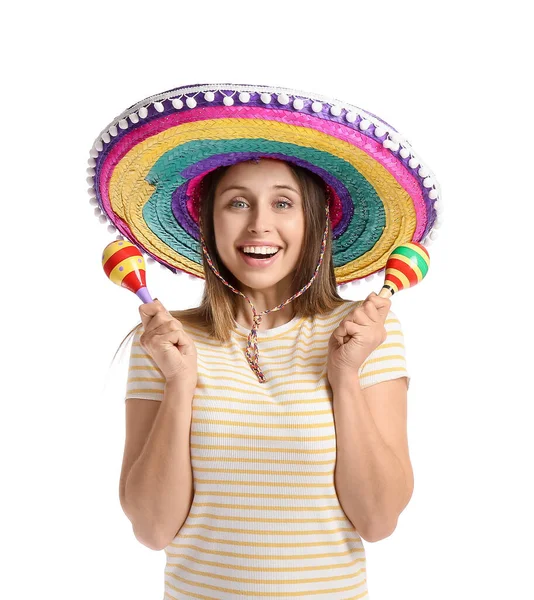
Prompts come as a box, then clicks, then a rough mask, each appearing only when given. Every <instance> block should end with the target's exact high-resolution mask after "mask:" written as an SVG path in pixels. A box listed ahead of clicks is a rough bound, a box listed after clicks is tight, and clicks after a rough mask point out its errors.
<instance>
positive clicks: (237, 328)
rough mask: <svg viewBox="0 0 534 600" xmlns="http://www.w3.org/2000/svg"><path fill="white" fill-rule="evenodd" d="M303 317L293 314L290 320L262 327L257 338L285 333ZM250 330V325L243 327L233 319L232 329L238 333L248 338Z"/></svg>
mask: <svg viewBox="0 0 534 600" xmlns="http://www.w3.org/2000/svg"><path fill="white" fill-rule="evenodd" d="M303 318H304V317H300V316H298V315H295V316H294V317H293V318H292V319H291V320H290V321H288V322H287V323H284V324H283V325H278V327H271V329H264V330H261V329H260V330H259V331H258V340H261V339H265V338H270V337H273V336H275V335H280V334H281V333H286V332H287V331H288V330H289V329H291V328H292V327H294V325H295V324H296V323H297V322H298V321H300V320H302V319H303ZM251 330H252V327H251V328H248V327H243V325H241V324H240V323H238V322H237V321H235V320H234V331H235V332H236V333H238V334H239V335H241V336H243V337H246V338H248V335H249V333H250V331H251Z"/></svg>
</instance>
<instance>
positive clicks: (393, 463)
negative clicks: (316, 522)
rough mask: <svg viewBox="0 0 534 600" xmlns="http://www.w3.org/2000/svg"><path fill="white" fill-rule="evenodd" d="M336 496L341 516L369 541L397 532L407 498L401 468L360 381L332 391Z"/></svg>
mask: <svg viewBox="0 0 534 600" xmlns="http://www.w3.org/2000/svg"><path fill="white" fill-rule="evenodd" d="M333 410H334V420H335V427H336V438H337V459H336V470H335V476H334V480H335V487H336V492H337V495H338V498H339V501H340V503H341V506H342V508H343V511H344V512H345V514H346V515H347V517H348V518H349V519H350V521H351V522H352V524H353V525H354V527H355V528H356V530H357V531H358V532H359V533H360V534H361V535H362V537H364V539H366V540H368V541H378V540H379V539H383V538H385V537H387V536H388V535H391V532H392V531H393V530H394V529H395V526H396V524H397V520H398V517H399V514H400V512H401V511H402V508H403V507H404V506H405V502H404V500H405V499H406V496H407V494H408V488H407V484H406V479H405V474H404V470H403V467H402V464H401V462H400V461H399V459H398V458H397V456H396V455H395V453H394V452H393V451H392V450H391V448H390V447H389V446H388V445H387V444H386V443H385V442H384V440H383V439H382V437H381V436H380V432H379V431H378V429H377V427H376V425H375V422H374V420H373V416H372V414H371V411H370V410H369V407H368V405H367V403H366V401H365V398H364V396H363V393H362V390H361V388H360V385H359V380H358V379H356V380H355V382H354V383H353V384H352V385H350V386H348V385H346V386H343V387H340V388H338V389H336V390H335V391H333Z"/></svg>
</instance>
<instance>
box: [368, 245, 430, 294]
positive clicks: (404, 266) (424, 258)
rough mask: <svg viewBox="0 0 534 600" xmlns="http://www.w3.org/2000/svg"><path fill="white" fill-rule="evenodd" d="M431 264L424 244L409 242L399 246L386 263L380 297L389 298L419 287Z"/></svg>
mask: <svg viewBox="0 0 534 600" xmlns="http://www.w3.org/2000/svg"><path fill="white" fill-rule="evenodd" d="M429 264H430V255H429V254H428V250H427V249H426V248H425V247H424V246H423V245H422V244H419V243H417V242H408V243H406V244H402V245H401V246H397V247H396V248H395V250H393V252H392V253H391V254H390V255H389V258H388V260H387V262H386V278H385V280H384V285H383V286H382V289H381V290H380V292H379V294H378V295H379V296H382V298H389V297H391V296H393V294H394V293H395V292H398V291H400V290H404V289H406V288H409V287H413V286H414V285H417V284H418V283H419V282H420V281H421V280H422V279H423V278H424V277H425V276H426V274H427V273H428V265H429Z"/></svg>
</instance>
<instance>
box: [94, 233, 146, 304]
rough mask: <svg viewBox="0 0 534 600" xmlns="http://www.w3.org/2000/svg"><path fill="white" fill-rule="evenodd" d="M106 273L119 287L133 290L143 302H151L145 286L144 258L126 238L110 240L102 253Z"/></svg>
mask: <svg viewBox="0 0 534 600" xmlns="http://www.w3.org/2000/svg"><path fill="white" fill-rule="evenodd" d="M102 266H103V267H104V272H105V273H106V275H107V276H108V277H109V279H111V281H113V283H116V284H117V285H120V286H121V287H125V288H127V289H129V290H130V291H131V292H133V293H134V294H135V295H136V296H137V297H138V298H140V299H141V300H142V301H143V302H145V303H146V302H153V300H152V298H151V297H150V294H149V293H148V289H147V287H146V269H145V259H144V258H143V255H142V254H141V252H139V250H138V248H137V246H134V245H133V244H131V243H130V242H127V241H126V240H117V241H115V242H111V244H108V245H107V246H106V247H105V248H104V252H103V253H102Z"/></svg>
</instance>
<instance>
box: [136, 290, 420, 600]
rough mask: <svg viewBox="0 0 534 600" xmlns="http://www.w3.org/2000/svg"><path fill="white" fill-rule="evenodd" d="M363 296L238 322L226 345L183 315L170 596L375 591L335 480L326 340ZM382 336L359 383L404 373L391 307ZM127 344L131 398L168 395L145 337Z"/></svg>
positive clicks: (321, 595)
mask: <svg viewBox="0 0 534 600" xmlns="http://www.w3.org/2000/svg"><path fill="white" fill-rule="evenodd" d="M356 306H358V303H357V302H356V303H355V302H352V301H347V302H346V303H345V304H343V305H341V306H339V307H337V308H335V309H334V310H333V311H332V312H331V313H330V314H329V315H316V316H314V317H306V318H305V317H295V318H293V319H292V320H291V321H289V322H288V323H285V324H284V325H281V326H279V327H274V328H273V329H269V330H266V331H258V348H259V364H260V366H261V369H262V371H263V373H264V375H265V378H266V380H267V381H266V383H259V381H258V379H257V377H256V375H255V374H254V373H253V372H252V370H251V368H250V367H249V365H248V363H247V360H246V357H245V353H244V351H245V348H246V344H247V337H248V334H249V330H248V329H246V328H245V327H243V326H242V325H240V324H238V323H236V325H235V328H234V330H233V332H232V337H231V341H230V342H229V343H227V344H221V343H220V342H219V341H216V340H213V339H211V338H209V337H208V335H207V334H206V333H204V332H201V331H200V330H199V329H196V328H193V327H191V326H188V325H187V324H186V323H182V324H183V326H184V329H185V331H186V332H187V333H188V334H189V335H190V337H191V338H192V339H193V341H194V342H195V346H196V348H197V359H198V384H197V387H196V390H195V394H194V397H193V404H192V409H193V412H192V422H191V435H190V444H191V462H192V471H193V487H194V498H193V503H192V505H191V509H190V512H189V515H188V517H187V519H186V520H185V522H184V524H183V525H182V527H181V528H180V530H179V531H178V533H177V534H176V536H175V538H174V539H173V540H172V542H171V543H170V544H169V545H168V546H167V547H166V548H165V554H166V566H165V593H166V595H165V598H166V599H167V598H196V599H198V598H202V599H208V598H209V599H215V598H217V599H220V600H233V599H235V598H237V597H244V598H247V599H249V598H286V597H287V598H289V597H291V598H303V599H306V598H314V599H317V600H327V599H328V600H348V599H349V598H351V599H360V598H368V597H369V596H368V593H367V580H366V558H365V549H364V546H363V543H362V539H361V537H360V535H359V534H358V532H357V531H356V530H355V528H354V527H353V525H352V523H351V522H350V521H349V520H348V518H347V517H346V516H345V513H344V512H343V510H342V508H341V506H340V503H339V501H338V498H337V495H336V490H335V487H334V469H335V461H336V436H335V427H334V419H333V410H332V390H331V387H330V385H329V383H328V379H327V374H326V365H327V356H328V340H329V338H330V335H331V334H332V332H333V330H334V329H335V328H336V327H337V326H338V325H339V323H340V321H341V320H342V319H343V318H344V317H345V316H346V315H347V314H348V313H349V312H350V311H351V310H352V309H353V308H355V307H356ZM385 327H386V330H387V339H386V340H385V342H384V343H383V344H381V345H380V346H379V347H378V348H376V349H375V350H374V351H373V353H372V354H371V355H370V356H369V357H368V359H367V360H366V362H365V363H364V364H363V365H362V367H361V368H360V370H359V374H360V385H361V387H362V388H365V387H368V386H370V385H373V384H375V383H379V382H381V381H385V380H387V379H395V378H398V377H405V376H406V377H407V378H408V379H407V383H408V384H409V375H408V372H407V369H406V360H405V349H404V338H403V333H402V330H401V325H400V322H399V320H398V319H397V317H396V316H395V314H394V313H393V312H391V311H390V312H389V314H388V317H387V319H386V325H385ZM141 332H142V328H141V331H139V330H138V331H137V332H136V334H135V336H134V339H133V345H132V350H131V355H130V365H129V372H128V381H127V392H126V398H147V399H153V400H163V391H164V385H165V380H164V378H163V376H162V373H161V371H160V370H159V369H158V368H157V366H156V364H155V363H154V361H153V360H152V359H151V357H150V356H149V355H147V353H146V352H145V351H144V350H143V348H141V346H140V345H139V336H140V334H141Z"/></svg>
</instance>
